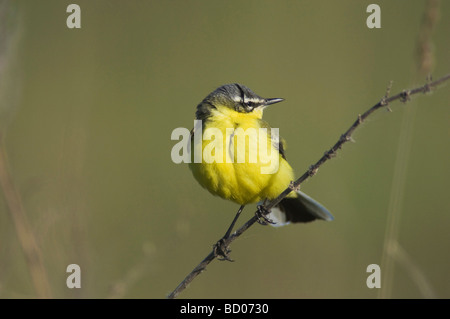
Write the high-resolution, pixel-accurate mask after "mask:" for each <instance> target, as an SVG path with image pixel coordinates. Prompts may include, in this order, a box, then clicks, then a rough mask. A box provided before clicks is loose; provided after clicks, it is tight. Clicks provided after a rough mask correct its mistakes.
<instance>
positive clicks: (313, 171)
mask: <svg viewBox="0 0 450 319" xmlns="http://www.w3.org/2000/svg"><path fill="white" fill-rule="evenodd" d="M318 170H319V168H317V167H316V166H315V165H311V166H310V167H309V169H308V176H309V177H313V176H314V175H316V174H317V171H318Z"/></svg>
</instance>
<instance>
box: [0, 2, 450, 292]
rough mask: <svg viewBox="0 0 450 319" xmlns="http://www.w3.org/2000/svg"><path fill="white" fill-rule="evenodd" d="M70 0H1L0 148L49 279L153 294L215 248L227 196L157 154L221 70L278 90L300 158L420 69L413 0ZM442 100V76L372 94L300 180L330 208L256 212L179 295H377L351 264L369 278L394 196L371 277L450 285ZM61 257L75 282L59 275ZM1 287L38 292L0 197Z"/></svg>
mask: <svg viewBox="0 0 450 319" xmlns="http://www.w3.org/2000/svg"><path fill="white" fill-rule="evenodd" d="M73 2H74V1H62V0H54V1H25V0H20V1H2V2H1V3H2V6H1V7H0V8H1V10H2V11H3V13H2V15H0V17H1V18H2V19H3V21H1V24H0V26H1V28H2V30H1V33H0V35H1V36H2V38H1V39H2V41H3V42H2V43H3V44H5V43H6V44H7V45H3V46H2V47H1V48H2V51H1V52H0V53H1V54H2V59H1V60H0V61H1V62H2V64H0V66H3V69H1V70H3V73H2V78H1V79H0V81H1V82H0V83H1V85H0V89H1V91H0V92H2V94H1V95H0V98H1V109H0V111H1V113H0V115H1V118H0V120H1V122H0V125H1V133H2V134H3V143H4V145H3V147H4V150H5V152H6V153H7V156H8V166H9V173H10V174H11V176H12V179H13V181H14V183H15V185H16V188H17V191H18V193H20V196H21V200H22V204H23V207H24V211H25V213H26V215H27V217H28V220H29V223H30V226H31V228H32V230H33V232H34V234H35V236H36V239H37V242H38V244H39V246H40V249H41V251H42V259H43V262H44V266H45V269H46V272H47V274H48V281H49V285H50V288H51V294H52V296H53V297H56V298H109V297H112V298H165V296H166V295H167V294H169V293H170V292H171V291H172V290H173V289H174V288H175V287H176V286H177V285H178V284H179V283H180V282H181V280H182V279H183V278H184V277H185V276H186V275H187V274H188V273H189V272H190V271H191V270H192V269H193V268H194V266H196V265H197V264H198V263H199V262H200V261H201V260H202V259H203V258H204V257H205V256H206V255H207V254H208V253H209V252H210V251H211V247H212V245H213V244H214V243H215V242H216V241H217V240H218V239H219V238H220V237H221V236H222V235H223V233H224V232H225V230H226V228H227V227H228V225H229V223H230V222H231V219H232V218H233V216H234V214H235V212H236V210H237V208H238V205H237V204H234V203H231V202H227V201H224V200H222V199H220V198H218V197H213V196H212V195H210V194H209V193H208V192H207V191H205V190H204V189H202V188H201V187H200V186H199V185H198V184H197V183H196V181H195V180H194V179H193V177H192V176H191V173H190V171H189V169H188V167H187V164H179V165H177V164H174V163H173V162H172V161H171V157H170V152H171V149H172V147H173V145H175V143H176V141H172V140H171V138H170V136H171V132H172V130H173V129H175V128H177V127H186V128H188V129H191V127H192V126H193V119H194V112H195V107H196V105H197V104H198V103H199V102H200V101H201V100H202V99H203V98H204V97H205V96H206V95H207V94H208V93H209V92H211V91H212V90H214V89H215V88H216V87H218V86H220V85H222V84H225V83H232V82H239V83H242V84H244V85H247V86H249V87H250V88H251V89H253V90H254V91H255V92H256V93H258V94H260V95H262V96H265V97H283V98H285V99H286V101H285V102H284V103H282V104H279V105H277V106H276V107H273V108H272V109H269V110H268V111H266V112H265V119H266V120H267V121H268V122H269V123H270V124H271V125H272V126H273V127H279V128H280V134H281V135H282V136H283V137H284V138H285V139H286V141H287V143H288V148H287V158H288V160H289V162H290V163H291V165H292V166H293V167H294V169H295V170H296V173H297V175H298V176H300V175H301V174H302V173H303V172H304V171H305V170H307V168H308V167H309V165H311V164H312V163H314V162H315V161H316V160H317V159H318V158H319V157H320V156H322V154H323V153H324V151H325V150H327V149H328V148H329V147H330V146H331V145H333V144H334V143H335V142H336V141H337V139H338V138H339V136H340V134H342V133H343V132H344V131H345V130H346V129H347V128H348V127H349V126H350V125H351V124H352V123H353V121H354V120H355V119H356V117H357V115H358V114H359V113H362V112H364V111H365V110H366V109H368V108H369V107H370V106H372V105H374V104H375V103H377V101H379V100H380V98H382V97H383V95H384V94H385V90H386V87H387V85H388V83H389V81H390V80H393V81H394V82H393V87H392V93H398V92H400V91H401V90H402V89H405V88H412V87H415V86H417V85H422V84H424V83H425V76H424V75H422V74H420V73H419V72H417V63H418V62H417V60H418V59H417V46H418V39H419V34H420V32H421V31H420V30H421V25H422V20H423V16H424V11H425V7H426V1H409V2H407V3H405V1H376V2H375V3H377V4H379V5H380V7H381V24H382V28H381V29H369V28H367V26H366V18H367V16H368V15H369V14H368V13H366V8H367V6H368V5H369V4H370V3H373V1H360V0H354V1H237V0H236V1H206V0H203V1H200V0H197V1H138V0H135V1H117V0H116V1H102V0H97V1H81V0H78V1H76V2H75V3H77V4H78V5H80V7H81V29H68V28H67V26H66V19H67V16H68V15H69V13H66V8H67V6H68V5H69V4H70V3H73ZM449 14H450V2H448V1H442V2H441V4H440V8H439V16H440V19H439V20H438V22H437V25H436V27H435V29H434V33H433V35H432V38H431V40H432V52H433V56H432V59H433V68H432V74H433V75H434V78H435V79H437V78H438V77H440V76H443V75H445V74H446V73H449V72H450V41H449V37H448V34H449V31H450V19H449ZM449 101H450V90H449V84H448V83H447V84H446V85H443V86H442V87H441V88H439V89H438V90H436V91H435V92H434V93H432V94H430V95H427V96H423V95H417V96H415V97H414V98H413V99H412V101H411V102H410V103H407V104H404V103H400V102H398V101H397V102H395V103H393V104H392V105H391V108H392V111H393V112H392V113H389V112H387V111H386V110H380V111H377V112H376V113H375V114H374V115H373V116H371V117H370V118H369V120H368V121H367V122H366V123H364V124H363V125H362V126H361V127H360V129H358V130H357V132H356V133H355V135H354V136H353V137H354V139H355V143H348V144H346V145H345V146H344V148H343V149H342V150H341V151H340V152H339V154H338V156H337V158H335V159H333V160H331V161H329V162H327V163H326V164H325V165H324V166H322V167H321V168H320V170H319V172H318V174H317V175H316V176H314V178H312V179H310V180H308V181H307V182H306V183H305V184H303V188H302V190H303V191H305V192H307V193H308V194H310V195H311V196H313V197H314V198H316V199H318V200H319V201H320V202H322V203H323V204H324V205H326V206H327V207H328V208H329V209H330V210H331V211H332V212H333V214H334V216H335V221H333V222H329V223H326V222H315V223H311V224H303V225H289V226H287V227H283V228H276V229H275V228H272V227H262V226H260V225H255V226H254V227H252V228H251V229H249V230H248V231H247V232H246V233H244V235H243V236H241V237H240V238H239V239H238V240H237V241H235V242H234V243H233V244H232V247H231V248H232V254H231V257H232V258H233V259H235V260H236V262H234V263H229V262H219V261H214V262H213V263H212V264H210V265H209V267H208V268H207V271H206V272H204V273H202V274H201V275H200V276H199V277H197V278H196V279H195V280H194V281H193V282H192V284H191V285H190V286H189V287H188V288H187V289H186V290H185V291H184V292H183V293H182V294H181V295H180V298H377V297H380V291H379V289H369V288H368V287H367V286H366V279H367V277H368V275H369V273H367V272H366V268H367V266H368V265H369V264H379V265H380V266H381V277H382V279H383V278H384V277H383V276H384V274H385V271H386V269H383V265H384V264H383V265H382V259H383V254H384V253H385V250H384V248H383V247H384V239H385V233H386V231H387V229H388V224H390V223H388V216H389V215H388V214H389V209H388V208H389V205H390V204H389V203H390V202H392V201H393V200H399V201H400V205H399V206H397V207H400V208H401V211H397V212H396V214H399V215H400V217H399V220H398V229H397V230H398V242H399V244H400V245H401V247H402V249H403V250H402V251H403V253H402V254H400V257H399V258H397V259H396V260H399V261H398V262H395V263H394V273H393V277H392V279H391V280H389V283H388V284H389V285H390V286H391V287H392V289H391V290H389V291H388V292H387V293H385V294H383V295H381V296H382V297H391V298H424V297H440V298H449V297H450V274H449V269H450V231H449V226H450V214H449V213H450V201H449V200H448V192H449V189H450V170H449V166H448V163H449V159H450V152H449V137H450V131H449V119H450V108H449V106H450V103H449ZM408 109H411V110H413V111H414V116H413V117H412V118H413V120H412V125H413V129H412V133H411V134H410V135H409V138H411V147H410V151H407V152H406V153H405V152H403V153H402V154H403V155H404V154H406V161H405V162H404V163H401V165H400V167H403V165H404V167H405V171H406V175H405V176H404V181H405V187H404V188H402V192H403V196H402V197H400V198H398V197H395V196H394V195H395V194H396V193H395V192H393V191H392V185H393V180H394V175H395V174H396V171H398V167H399V166H396V159H397V158H398V155H397V153H398V149H399V142H400V141H402V143H403V142H404V140H401V138H400V136H401V131H402V127H403V128H404V127H405V125H403V124H402V123H404V118H405V117H407V114H406V113H407V112H408V111H407V110H408ZM396 167H397V168H396ZM392 194H394V195H392ZM392 196H394V198H392ZM253 211H254V207H247V208H246V209H245V210H244V217H241V218H242V219H241V222H244V221H245V220H247V219H248V218H249V217H250V216H252V214H253ZM396 216H397V215H396ZM405 256H406V257H405ZM394 257H395V255H394ZM397 257H398V256H397ZM72 263H75V264H78V265H80V267H81V284H82V287H81V288H80V289H68V288H67V286H66V278H67V276H68V275H69V274H68V273H66V267H67V265H69V264H72ZM423 287H426V289H425V290H424V288H423ZM0 297H2V298H35V297H37V294H36V292H35V289H34V286H33V283H32V280H31V277H30V272H29V265H28V263H27V261H26V259H25V257H24V253H23V251H22V249H21V245H20V243H19V241H18V238H17V233H16V230H15V227H14V223H13V221H12V218H11V216H10V214H9V213H8V208H7V204H6V201H5V197H4V196H0Z"/></svg>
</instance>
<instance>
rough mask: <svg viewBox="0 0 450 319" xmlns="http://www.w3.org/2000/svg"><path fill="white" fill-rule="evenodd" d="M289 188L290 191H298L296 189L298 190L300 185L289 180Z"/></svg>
mask: <svg viewBox="0 0 450 319" xmlns="http://www.w3.org/2000/svg"><path fill="white" fill-rule="evenodd" d="M289 189H290V190H291V191H298V190H300V185H298V186H295V182H294V181H291V182H290V183H289Z"/></svg>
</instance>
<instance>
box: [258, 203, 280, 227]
mask: <svg viewBox="0 0 450 319" xmlns="http://www.w3.org/2000/svg"><path fill="white" fill-rule="evenodd" d="M257 209H258V210H257V211H256V213H255V216H256V217H258V223H260V224H261V225H268V224H276V223H275V222H274V221H273V220H271V219H270V218H268V217H267V215H268V214H269V213H270V212H269V211H268V210H267V209H266V208H265V207H264V206H263V205H258V206H257Z"/></svg>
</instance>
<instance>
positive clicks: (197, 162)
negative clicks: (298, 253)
mask: <svg viewBox="0 0 450 319" xmlns="http://www.w3.org/2000/svg"><path fill="white" fill-rule="evenodd" d="M281 101H283V99H281V98H262V97H260V96H258V95H257V94H255V93H254V92H253V91H251V90H250V89H249V88H248V87H246V86H244V85H241V84H237V83H235V84H227V85H223V86H221V87H219V88H218V89H216V90H215V91H213V92H212V93H210V94H209V95H208V96H207V97H206V98H205V99H204V100H203V101H202V102H201V103H200V104H199V105H198V106H197V112H196V120H197V121H196V125H195V127H194V129H193V130H192V131H191V158H192V159H194V160H191V163H190V164H189V167H190V169H191V171H192V173H193V175H194V177H195V179H196V180H197V181H198V182H199V183H200V185H201V186H203V187H204V188H206V189H207V190H208V191H209V192H211V193H212V194H213V195H217V196H220V197H222V198H224V199H228V200H231V201H233V202H236V203H238V204H239V205H241V207H240V208H239V210H238V212H237V214H236V217H235V218H234V220H233V222H232V224H231V226H230V227H229V229H228V231H227V232H226V234H225V236H224V237H223V238H227V237H228V236H229V235H230V232H231V230H232V228H233V226H234V224H235V222H236V220H237V218H238V217H239V215H240V213H241V212H242V209H243V208H244V206H245V205H247V204H250V203H257V202H262V201H266V200H272V199H274V198H276V197H277V196H278V195H279V194H280V193H281V192H283V191H284V190H285V189H286V188H287V187H288V186H289V184H290V182H291V181H293V180H294V172H293V170H292V168H291V166H290V165H289V163H288V162H287V160H286V155H285V143H284V141H283V140H282V139H280V138H279V136H278V134H277V132H278V130H277V129H274V128H271V127H270V126H269V124H268V123H267V122H265V121H263V120H262V116H263V110H264V109H265V108H266V107H267V106H269V105H272V104H275V103H279V102H281ZM197 154H200V156H201V157H198V155H197ZM194 157H195V158H194ZM262 207H263V206H262V205H258V213H257V216H258V221H259V222H260V223H262V224H267V223H270V224H274V225H275V226H276V225H285V224H288V223H290V222H292V223H299V222H300V223H302V222H309V221H313V220H315V219H322V220H328V221H329V220H333V216H332V215H331V214H330V212H329V211H328V210H327V209H326V208H325V207H324V206H323V205H321V204H319V203H318V202H317V201H315V200H314V199H312V198H311V197H309V196H308V195H306V194H305V193H303V192H301V191H292V192H291V193H290V194H289V195H288V196H287V197H286V198H284V199H283V200H282V201H281V202H280V203H279V204H278V205H277V206H276V207H274V208H273V209H272V210H271V211H270V212H263V211H261V208H262Z"/></svg>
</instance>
